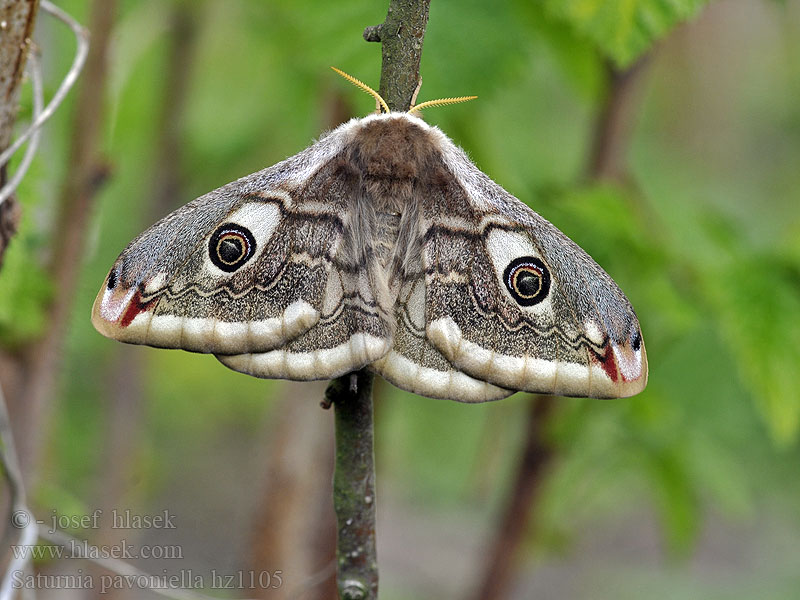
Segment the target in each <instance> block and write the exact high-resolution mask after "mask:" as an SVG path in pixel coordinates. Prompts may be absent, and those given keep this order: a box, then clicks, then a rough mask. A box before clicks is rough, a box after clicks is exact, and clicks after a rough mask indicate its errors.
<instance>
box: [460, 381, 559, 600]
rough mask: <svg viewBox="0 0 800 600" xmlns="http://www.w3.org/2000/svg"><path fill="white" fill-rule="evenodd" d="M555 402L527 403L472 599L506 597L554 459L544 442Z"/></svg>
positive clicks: (541, 398)
mask: <svg viewBox="0 0 800 600" xmlns="http://www.w3.org/2000/svg"><path fill="white" fill-rule="evenodd" d="M555 400H556V398H555V396H534V397H533V398H531V400H530V402H529V403H528V418H527V421H526V430H525V441H524V447H523V450H522V456H521V457H520V464H519V468H518V470H517V474H516V478H515V480H514V484H513V485H514V487H513V488H512V490H511V493H510V494H509V495H508V497H507V499H506V507H505V509H504V510H503V516H502V519H501V522H500V525H499V527H498V529H497V534H496V536H497V537H496V538H495V541H494V545H493V546H492V551H491V554H490V555H489V557H490V559H489V563H488V567H487V570H486V574H485V576H484V579H483V582H482V583H481V586H480V588H478V590H479V591H478V594H477V595H476V596H475V597H476V598H478V599H479V600H497V599H499V598H504V597H505V596H506V595H507V594H508V588H509V586H510V584H511V578H512V575H513V569H514V559H515V554H516V550H517V548H518V547H519V546H520V544H521V542H522V540H523V539H524V536H525V535H526V533H529V531H530V529H529V525H530V521H531V513H532V510H531V507H532V506H533V504H534V503H535V501H536V498H537V497H538V493H539V490H540V488H541V486H542V482H543V481H544V479H545V477H546V475H547V471H548V468H549V466H550V464H551V462H552V460H553V457H554V456H555V448H554V447H553V445H552V444H551V442H550V441H549V440H548V439H547V427H548V424H549V423H550V415H551V414H552V413H553V405H554V403H555Z"/></svg>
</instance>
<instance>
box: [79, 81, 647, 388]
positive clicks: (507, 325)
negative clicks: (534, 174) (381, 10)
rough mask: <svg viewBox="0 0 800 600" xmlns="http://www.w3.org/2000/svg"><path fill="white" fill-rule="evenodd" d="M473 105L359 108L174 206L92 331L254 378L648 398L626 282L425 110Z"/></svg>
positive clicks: (122, 270) (118, 269)
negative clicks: (366, 377) (276, 158)
mask: <svg viewBox="0 0 800 600" xmlns="http://www.w3.org/2000/svg"><path fill="white" fill-rule="evenodd" d="M357 84H360V85H361V86H363V87H364V88H366V86H365V85H364V84H361V83H360V82H357ZM366 89H367V90H369V88H366ZM369 91H370V92H371V93H373V94H374V95H375V96H376V97H377V98H379V96H377V93H375V92H373V91H372V90H369ZM461 100H463V99H462V98H458V99H446V100H443V101H434V102H433V103H424V104H423V105H419V106H417V107H415V108H412V110H411V111H410V112H408V113H403V112H389V110H388V108H386V110H385V112H381V113H380V114H372V115H369V116H367V117H364V118H358V119H352V120H351V121H349V122H347V123H345V124H343V125H341V126H339V127H338V128H336V129H334V130H333V131H331V132H329V133H327V134H326V135H324V136H323V137H322V138H321V139H320V140H319V141H317V142H316V143H314V144H312V145H311V146H310V147H308V148H306V149H305V150H303V151H302V152H300V153H298V154H296V155H294V156H292V157H289V158H287V159H286V160H284V161H283V162H280V163H278V164H277V165H275V166H272V167H269V168H267V169H264V170H262V171H259V172H258V173H254V174H252V175H248V176H247V177H244V178H242V179H239V180H238V181H235V182H233V183H229V184H228V185H225V186H223V187H221V188H219V189H217V190H214V191H213V192H210V193H208V194H206V195H204V196H201V197H200V198H197V199H196V200H193V201H192V202H190V203H188V204H187V205H185V206H183V207H182V208H179V209H178V210H176V211H175V212H173V213H171V214H169V215H168V216H166V217H164V218H163V219H162V220H161V221H159V222H158V223H156V224H155V225H154V226H153V227H151V228H150V229H148V230H147V231H145V232H144V233H142V234H141V235H140V236H139V237H137V238H136V239H135V240H134V241H133V242H131V243H130V244H129V245H128V247H127V248H126V249H125V250H124V251H123V252H122V254H121V255H120V256H119V258H118V259H117V260H116V262H115V263H114V266H113V267H112V268H111V271H110V272H109V275H108V277H107V278H106V281H105V282H104V284H103V287H102V289H101V290H100V293H99V294H98V296H97V299H96V301H95V304H94V308H93V311H92V322H93V323H94V326H95V327H96V328H97V330H98V331H99V332H100V333H102V334H103V335H106V336H108V337H111V338H114V339H117V340H120V341H123V342H130V343H134V344H148V345H151V346H158V347H162V348H182V349H185V350H190V351H193V352H206V353H212V354H215V355H216V357H217V358H218V359H219V360H220V361H221V362H222V363H223V364H225V365H226V366H228V367H230V368H231V369H234V370H236V371H241V372H242V373H247V374H250V375H254V376H257V377H270V378H273V377H274V378H285V379H296V380H311V379H329V378H333V377H337V376H340V375H342V374H345V373H348V372H350V371H355V370H357V369H361V368H363V367H369V368H370V369H371V370H373V371H375V372H377V373H379V374H381V375H382V376H383V377H384V378H386V379H387V380H389V381H390V382H391V383H393V384H395V385H396V386H398V387H400V388H403V389H405V390H409V391H411V392H415V393H418V394H422V395H425V396H430V397H435V398H450V399H453V400H458V401H463V402H482V401H486V400H495V399H498V398H503V397H505V396H508V395H510V394H512V393H513V392H514V391H517V390H525V391H530V392H541V393H549V394H560V395H570V396H589V397H599V398H605V397H623V396H631V395H633V394H636V393H638V392H640V391H641V390H642V389H644V387H645V384H646V382H647V355H646V353H645V348H644V342H643V340H642V334H641V330H640V327H639V322H638V320H637V317H636V314H635V312H634V310H633V308H632V307H631V304H630V302H628V299H627V298H626V297H625V295H624V294H623V293H622V291H620V289H619V287H618V286H617V285H616V283H614V281H613V280H612V279H611V277H609V276H608V275H607V274H606V272H605V271H603V269H602V268H601V267H600V266H598V264H597V263H596V262H595V261H594V260H593V259H592V258H591V257H590V256H589V255H588V254H586V253H585V252H584V251H583V250H582V249H581V248H579V247H578V246H577V245H576V244H575V243H574V242H573V241H572V240H570V239H569V238H567V237H566V236H565V235H564V234H563V233H561V232H560V231H559V230H558V229H556V228H555V227H554V226H553V225H551V224H550V223H549V222H548V221H546V220H545V219H544V218H542V217H541V216H539V215H538V214H537V213H536V212H534V211H533V210H531V209H530V208H528V207H527V206H526V205H525V204H523V203H522V202H520V201H519V200H517V199H516V198H515V197H514V196H512V195H511V194H509V193H508V192H506V191H505V190H504V189H503V188H502V187H500V186H499V185H497V184H496V183H495V182H493V181H492V180H491V179H489V177H488V176H487V175H485V174H484V173H483V172H482V171H480V170H479V169H478V168H477V167H476V166H475V165H474V164H473V163H472V162H471V161H470V160H469V158H468V157H467V156H466V154H465V153H464V152H463V151H462V150H461V149H460V148H458V147H457V146H456V145H455V144H453V142H452V141H451V140H450V139H449V138H448V137H447V136H446V135H445V134H444V133H442V131H441V130H439V129H438V128H437V127H433V126H430V125H428V124H427V123H425V122H424V121H423V120H422V119H421V118H419V117H417V116H415V115H414V114H413V112H414V111H415V110H418V109H420V108H422V107H423V106H425V105H429V104H437V103H440V104H441V103H450V102H454V101H461ZM380 102H381V103H382V104H383V106H384V107H385V103H383V101H382V100H381V101H380Z"/></svg>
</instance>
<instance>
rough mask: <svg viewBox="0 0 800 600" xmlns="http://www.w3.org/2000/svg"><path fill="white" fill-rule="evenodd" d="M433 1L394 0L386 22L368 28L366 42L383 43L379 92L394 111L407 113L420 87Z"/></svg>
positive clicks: (365, 34)
mask: <svg viewBox="0 0 800 600" xmlns="http://www.w3.org/2000/svg"><path fill="white" fill-rule="evenodd" d="M430 4H431V0H392V1H391V2H390V3H389V12H388V13H387V14H386V21H384V22H383V23H382V24H380V25H375V26H372V27H367V28H366V29H365V30H364V39H365V40H367V41H368V42H381V53H382V55H383V64H382V67H381V86H380V89H379V90H378V93H379V94H380V95H381V97H382V98H383V99H384V100H386V104H388V105H389V108H390V109H391V110H399V111H405V110H408V109H409V108H410V107H411V101H412V99H413V97H414V93H415V92H416V90H417V86H418V85H419V81H420V77H419V63H420V59H421V58H422V42H423V40H424V38H425V29H426V27H427V26H428V11H429V9H430Z"/></svg>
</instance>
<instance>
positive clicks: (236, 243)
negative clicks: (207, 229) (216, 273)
mask: <svg viewBox="0 0 800 600" xmlns="http://www.w3.org/2000/svg"><path fill="white" fill-rule="evenodd" d="M255 251H256V240H255V238H254V237H253V234H252V233H250V230H249V229H247V228H246V227H242V226H241V225H236V224H235V223H224V224H223V225H220V226H219V227H217V230H216V231H215V232H214V233H213V234H212V235H211V239H210V240H208V257H209V258H210V259H211V262H212V263H214V264H215V265H216V266H217V267H219V268H220V269H222V270H223V271H225V272H226V273H233V272H234V271H235V270H236V269H238V268H239V267H241V266H242V265H243V264H244V263H246V262H247V261H248V260H250V258H251V257H252V256H253V254H255Z"/></svg>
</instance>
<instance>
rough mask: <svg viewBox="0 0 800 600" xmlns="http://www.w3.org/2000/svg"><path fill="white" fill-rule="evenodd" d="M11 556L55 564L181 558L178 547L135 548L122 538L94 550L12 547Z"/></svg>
mask: <svg viewBox="0 0 800 600" xmlns="http://www.w3.org/2000/svg"><path fill="white" fill-rule="evenodd" d="M11 552H12V554H13V555H14V558H17V559H33V560H46V559H50V560H56V559H60V558H86V559H89V560H99V559H108V558H116V559H119V560H134V559H137V558H158V559H163V560H175V559H181V558H183V547H182V546H180V545H178V544H157V545H152V546H151V545H147V544H143V545H140V546H136V544H131V543H129V542H128V541H126V540H125V539H124V538H123V539H121V540H120V541H119V542H118V543H116V544H102V545H99V546H95V545H93V544H90V543H89V542H87V541H86V540H76V539H73V540H69V542H67V543H66V544H64V545H63V546H62V545H55V544H31V545H20V544H12V546H11Z"/></svg>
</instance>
